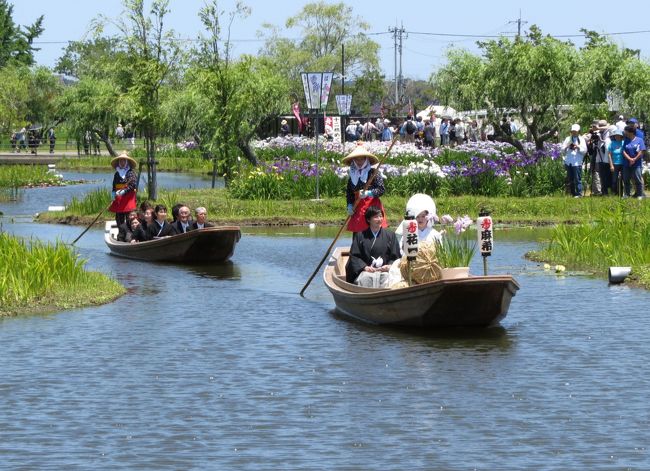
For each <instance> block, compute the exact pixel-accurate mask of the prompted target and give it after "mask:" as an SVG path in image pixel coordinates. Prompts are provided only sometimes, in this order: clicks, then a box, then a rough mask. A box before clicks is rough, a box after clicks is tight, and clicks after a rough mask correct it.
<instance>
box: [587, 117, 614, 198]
mask: <svg viewBox="0 0 650 471" xmlns="http://www.w3.org/2000/svg"><path fill="white" fill-rule="evenodd" d="M609 128H610V125H609V123H608V122H607V120H604V119H601V120H599V121H598V122H595V123H594V125H593V126H592V129H591V132H590V133H589V136H588V142H587V149H588V152H589V156H590V160H591V165H592V170H591V173H592V177H593V178H592V184H591V194H592V195H593V196H598V195H602V196H607V195H608V194H609V191H610V190H611V189H612V170H611V169H610V164H609V155H608V153H607V146H608V145H609V142H610V139H609Z"/></svg>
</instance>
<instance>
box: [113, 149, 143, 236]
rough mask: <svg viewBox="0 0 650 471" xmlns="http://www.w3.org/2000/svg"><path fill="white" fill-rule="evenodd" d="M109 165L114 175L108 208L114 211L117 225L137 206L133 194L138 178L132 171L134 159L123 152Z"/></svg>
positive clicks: (134, 163)
mask: <svg viewBox="0 0 650 471" xmlns="http://www.w3.org/2000/svg"><path fill="white" fill-rule="evenodd" d="M111 166H112V167H113V168H114V169H115V175H114V176H113V191H112V193H111V195H112V196H113V203H111V206H110V207H109V208H108V209H109V211H112V212H114V213H115V221H116V222H117V225H118V227H119V226H120V225H121V224H124V223H125V222H126V217H127V215H128V214H129V212H130V211H133V210H134V209H136V207H137V205H136V198H135V194H136V191H137V190H138V188H137V185H138V179H137V177H136V175H135V172H134V171H133V169H134V168H135V166H136V161H135V160H134V159H132V158H131V157H129V156H128V155H127V154H126V152H123V153H121V154H120V155H118V156H117V157H115V158H114V159H113V160H111Z"/></svg>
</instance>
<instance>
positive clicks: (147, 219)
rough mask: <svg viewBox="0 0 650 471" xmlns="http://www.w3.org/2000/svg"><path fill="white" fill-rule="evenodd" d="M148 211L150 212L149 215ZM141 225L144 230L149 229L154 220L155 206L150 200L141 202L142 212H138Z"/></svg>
mask: <svg viewBox="0 0 650 471" xmlns="http://www.w3.org/2000/svg"><path fill="white" fill-rule="evenodd" d="M147 211H148V212H149V213H148V215H147ZM138 219H139V220H140V226H141V227H142V230H143V231H146V230H147V226H148V225H149V224H151V222H152V221H153V206H152V205H151V203H149V202H148V201H143V202H142V203H140V212H139V213H138Z"/></svg>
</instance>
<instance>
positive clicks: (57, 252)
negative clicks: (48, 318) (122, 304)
mask: <svg viewBox="0 0 650 471" xmlns="http://www.w3.org/2000/svg"><path fill="white" fill-rule="evenodd" d="M0 259H1V260H5V261H8V260H10V261H11V263H3V264H2V266H0V317H3V316H14V315H24V314H40V313H48V312H54V311H59V310H63V309H70V308H77V307H84V306H92V305H100V304H104V303H107V302H110V301H113V300H114V299H116V298H118V297H119V296H121V295H122V294H124V293H125V292H126V290H125V288H124V287H123V286H122V285H120V284H119V283H118V282H117V281H115V280H112V279H110V278H109V277H108V276H106V275H104V274H102V273H97V272H89V271H86V270H85V269H84V265H85V260H82V259H79V258H78V256H77V255H76V253H75V252H74V251H73V250H72V249H70V248H69V247H67V246H65V245H64V244H63V243H60V242H59V243H56V244H54V245H50V244H43V243H41V242H39V241H24V240H21V239H18V238H16V237H13V236H10V235H8V234H6V233H0Z"/></svg>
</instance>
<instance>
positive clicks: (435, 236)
mask: <svg viewBox="0 0 650 471" xmlns="http://www.w3.org/2000/svg"><path fill="white" fill-rule="evenodd" d="M406 214H409V215H411V216H415V221H416V222H417V224H418V243H420V244H422V243H424V242H435V241H438V242H442V234H440V232H438V231H436V230H435V229H434V228H433V222H434V220H435V219H436V217H437V214H436V203H435V202H434V201H433V198H431V197H430V196H429V195H425V194H423V193H417V194H415V195H413V196H411V198H410V199H409V200H408V202H407V203H406ZM403 222H404V221H402V223H403ZM402 223H400V225H399V226H397V229H396V230H395V234H397V236H398V237H399V238H400V249H401V248H402V247H404V244H403V241H402V238H403V234H402Z"/></svg>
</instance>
